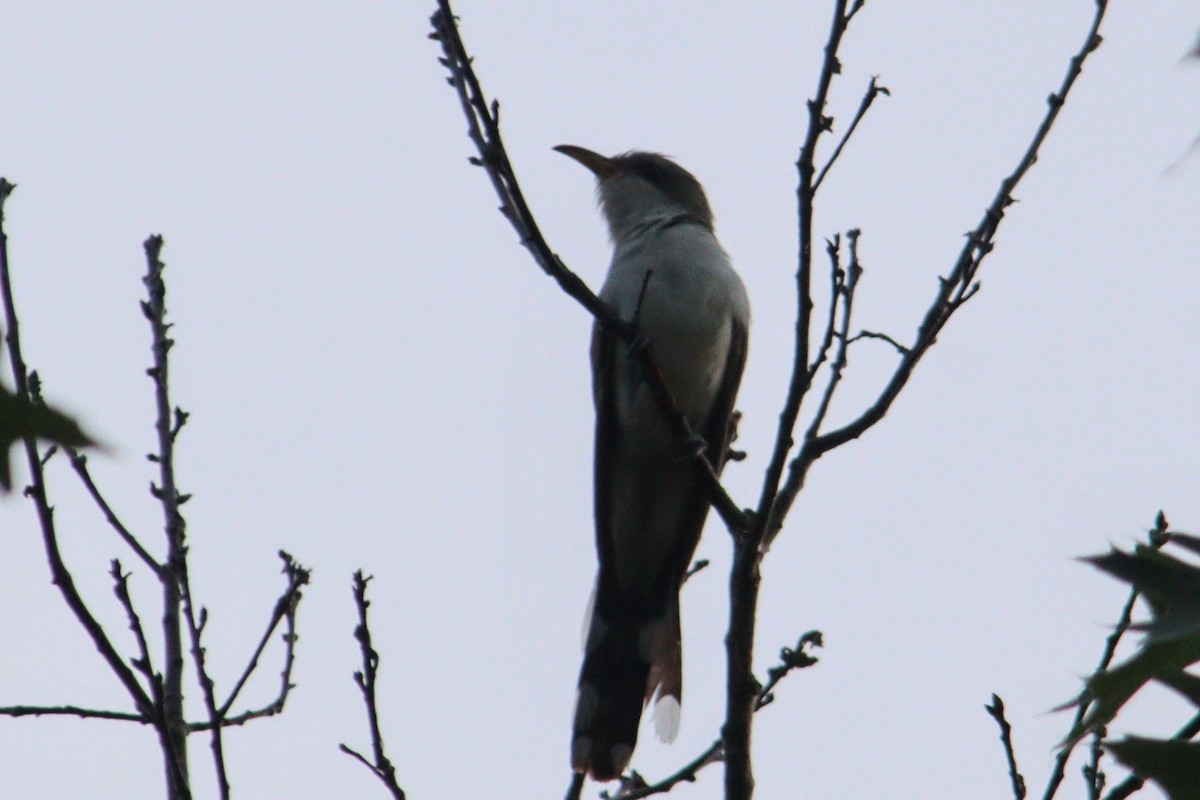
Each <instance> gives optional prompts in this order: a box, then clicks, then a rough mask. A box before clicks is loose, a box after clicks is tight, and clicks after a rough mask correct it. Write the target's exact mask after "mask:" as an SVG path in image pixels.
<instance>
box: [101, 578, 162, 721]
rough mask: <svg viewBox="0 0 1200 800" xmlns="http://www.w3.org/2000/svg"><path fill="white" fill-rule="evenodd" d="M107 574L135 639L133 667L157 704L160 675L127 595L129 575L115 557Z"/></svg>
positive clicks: (160, 684)
mask: <svg viewBox="0 0 1200 800" xmlns="http://www.w3.org/2000/svg"><path fill="white" fill-rule="evenodd" d="M109 575H111V576H112V579H113V593H114V594H115V595H116V596H117V601H118V602H119V603H120V604H121V608H123V609H125V616H126V617H127V618H128V619H129V630H131V631H132V632H133V637H134V639H135V640H136V641H137V646H138V657H137V658H135V659H134V660H133V667H134V669H136V670H137V671H138V672H140V673H142V674H143V675H145V676H146V679H147V680H148V681H149V682H150V686H151V691H153V693H154V702H155V704H156V705H157V704H158V703H160V702H161V700H162V696H161V695H162V676H161V675H158V674H157V673H155V671H154V663H153V662H152V661H151V659H150V645H149V644H148V643H147V642H146V631H145V629H144V628H143V627H142V619H141V617H139V616H138V613H137V610H136V609H135V608H134V607H133V598H131V597H130V596H129V575H128V574H127V573H125V572H123V571H122V570H121V562H120V561H118V560H117V559H115V558H114V559H113V560H112V565H111V567H110V569H109Z"/></svg>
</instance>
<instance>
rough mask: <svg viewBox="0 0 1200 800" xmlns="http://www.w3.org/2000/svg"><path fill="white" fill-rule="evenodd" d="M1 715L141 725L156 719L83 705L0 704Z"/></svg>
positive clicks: (148, 723) (151, 723) (151, 722)
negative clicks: (56, 717)
mask: <svg viewBox="0 0 1200 800" xmlns="http://www.w3.org/2000/svg"><path fill="white" fill-rule="evenodd" d="M0 715H2V716H5V717H42V716H70V717H79V718H80V719H113V720H119V721H121V722H137V723H139V724H141V725H153V724H154V720H153V719H152V718H150V717H148V716H145V715H144V714H130V713H128V712H126V711H104V710H102V709H98V708H83V707H81V706H0Z"/></svg>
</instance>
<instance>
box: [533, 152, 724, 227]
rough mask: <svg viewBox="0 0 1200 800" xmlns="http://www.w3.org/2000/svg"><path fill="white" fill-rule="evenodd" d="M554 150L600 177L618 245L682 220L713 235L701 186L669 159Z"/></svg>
mask: <svg viewBox="0 0 1200 800" xmlns="http://www.w3.org/2000/svg"><path fill="white" fill-rule="evenodd" d="M554 149H555V150H557V151H558V152H560V153H562V154H563V155H565V156H570V157H571V158H573V159H575V160H576V161H578V162H579V163H580V164H583V165H584V166H585V167H587V168H588V169H589V170H591V171H592V174H594V175H595V176H596V183H597V189H598V193H599V195H600V208H601V209H602V210H603V212H604V217H605V219H606V220H607V221H608V229H609V232H610V233H611V235H612V238H613V239H614V240H619V239H620V238H621V237H622V233H624V232H627V231H629V230H630V229H632V228H635V227H637V226H638V225H639V224H641V223H643V222H646V221H649V220H651V219H653V218H655V217H665V216H671V215H678V214H686V215H687V216H690V217H692V218H693V219H694V220H695V221H696V222H697V223H699V224H700V225H703V226H704V227H706V228H708V229H709V230H710V231H711V230H712V229H713V215H712V210H711V209H710V208H709V207H708V199H707V198H705V196H704V188H703V187H702V186H701V185H700V181H698V180H696V178H695V177H694V176H693V175H692V173H690V172H688V171H687V170H686V169H684V168H683V167H681V166H679V165H678V164H676V163H675V162H674V161H672V160H671V159H669V158H667V157H666V156H662V155H659V154H658V153H646V152H643V151H640V150H631V151H629V152H628V153H622V154H620V155H616V156H611V157H610V156H602V155H600V154H599V153H595V152H592V151H591V150H588V149H586V148H583V147H576V146H575V145H573V144H560V145H559V146H558V147H555V148H554Z"/></svg>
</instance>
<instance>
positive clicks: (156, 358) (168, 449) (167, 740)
mask: <svg viewBox="0 0 1200 800" xmlns="http://www.w3.org/2000/svg"><path fill="white" fill-rule="evenodd" d="M162 246H163V238H162V236H158V235H153V236H150V237H149V238H148V239H146V241H145V242H144V244H143V247H144V249H145V251H146V277H144V278H143V279H142V283H144V284H145V285H146V295H147V299H146V300H143V301H142V314H143V315H144V316H145V317H146V319H147V320H148V321H149V322H150V332H151V347H150V350H151V352H152V354H153V364H152V366H151V367H150V368H149V369H147V370H146V374H147V375H149V376H150V378H151V380H153V381H154V401H155V409H156V414H155V421H154V429H155V431H156V432H157V434H158V453H157V454H156V458H155V459H154V460H155V461H156V462H157V463H158V467H159V481H160V483H159V485H157V486H156V485H155V484H154V483H151V484H150V494H151V495H152V496H153V497H154V498H155V499H156V500H158V501H159V504H160V505H161V506H162V509H163V520H164V526H163V529H164V532H165V533H166V538H167V557H166V561H165V562H164V563H163V566H162V569H161V571H160V574H159V580H160V581H161V583H162V587H163V648H164V651H165V655H164V659H163V660H164V664H163V698H162V704H161V718H162V730H161V735H162V736H163V739H164V753H163V755H164V758H166V759H167V761H168V768H167V782H168V796H169V797H170V798H171V800H177V798H185V797H190V795H191V791H190V789H189V781H188V763H187V734H188V724H187V720H186V719H185V718H184V716H183V668H184V659H183V632H182V629H181V625H180V620H181V617H182V613H181V612H182V607H183V594H184V591H185V589H184V582H185V580H186V570H187V548H186V546H185V544H184V539H185V530H186V523H185V522H184V519H183V515H182V514H180V513H179V507H180V505H182V504H183V503H184V502H185V501H186V498H185V497H183V496H181V495H180V493H179V490H178V489H177V488H176V486H175V433H176V432H177V431H176V430H175V429H174V427H173V426H172V423H171V418H172V417H171V398H170V372H169V366H170V359H169V354H170V352H171V348H172V347H173V346H174V344H175V341H174V340H173V339H171V338H170V336H169V335H168V332H169V331H170V329H171V324H170V323H168V322H167V305H166V298H167V286H166V283H165V282H164V281H163V277H162V274H163V270H164V269H166V265H165V264H164V263H163V262H162V259H161V254H162ZM201 680H203V676H201ZM218 772H219V773H221V774H219V776H218V777H219V778H221V779H222V780H223V778H224V775H223V772H222V771H221V769H220V764H218ZM222 786H224V784H223V783H222Z"/></svg>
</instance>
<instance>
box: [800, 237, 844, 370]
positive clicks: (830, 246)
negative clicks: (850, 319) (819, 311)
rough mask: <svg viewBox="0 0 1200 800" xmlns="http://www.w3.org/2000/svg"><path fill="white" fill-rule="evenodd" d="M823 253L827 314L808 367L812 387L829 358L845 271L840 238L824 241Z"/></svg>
mask: <svg viewBox="0 0 1200 800" xmlns="http://www.w3.org/2000/svg"><path fill="white" fill-rule="evenodd" d="M825 253H826V254H827V255H828V256H829V313H828V314H827V315H826V318H825V332H824V333H823V334H822V335H821V344H820V346H819V347H817V357H816V358H814V359H813V362H812V363H811V364H809V365H808V383H809V385H812V382H813V379H814V378H816V377H817V372H818V370H820V369H821V365H822V364H824V363H825V360H826V359H827V358H828V357H829V348H830V347H832V346H833V331H834V325H836V324H837V311H838V300H839V298H840V297H841V295H842V286H843V283H844V282H845V279H846V271H845V270H844V269H842V237H841V236H840V235H838V234H834V237H833V238H832V239H826V240H825Z"/></svg>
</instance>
